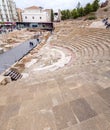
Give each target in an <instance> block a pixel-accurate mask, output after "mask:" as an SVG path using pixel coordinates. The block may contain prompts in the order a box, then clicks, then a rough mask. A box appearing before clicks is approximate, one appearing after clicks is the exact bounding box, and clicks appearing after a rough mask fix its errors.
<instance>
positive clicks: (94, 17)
mask: <svg viewBox="0 0 110 130" xmlns="http://www.w3.org/2000/svg"><path fill="white" fill-rule="evenodd" d="M87 19H88V20H94V19H97V17H96V16H95V15H91V16H88V18H87Z"/></svg>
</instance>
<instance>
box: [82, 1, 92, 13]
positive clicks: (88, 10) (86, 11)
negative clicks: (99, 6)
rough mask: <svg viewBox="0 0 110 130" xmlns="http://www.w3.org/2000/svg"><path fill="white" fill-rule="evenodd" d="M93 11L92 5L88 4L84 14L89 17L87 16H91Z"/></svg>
mask: <svg viewBox="0 0 110 130" xmlns="http://www.w3.org/2000/svg"><path fill="white" fill-rule="evenodd" d="M92 10H93V9H92V5H91V4H90V3H88V4H87V5H86V7H85V8H84V14H85V15H87V14H89V13H90V12H91V11H92Z"/></svg>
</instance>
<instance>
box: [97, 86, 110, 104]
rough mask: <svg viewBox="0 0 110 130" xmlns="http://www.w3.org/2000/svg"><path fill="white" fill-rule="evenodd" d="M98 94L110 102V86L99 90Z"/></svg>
mask: <svg viewBox="0 0 110 130" xmlns="http://www.w3.org/2000/svg"><path fill="white" fill-rule="evenodd" d="M99 95H100V96H101V97H102V98H103V99H104V100H105V101H106V102H107V103H109V104H110V87H109V88H107V89H104V90H102V91H100V92H99Z"/></svg>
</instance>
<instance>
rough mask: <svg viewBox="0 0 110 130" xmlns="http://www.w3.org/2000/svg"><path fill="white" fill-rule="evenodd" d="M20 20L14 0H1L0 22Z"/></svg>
mask: <svg viewBox="0 0 110 130" xmlns="http://www.w3.org/2000/svg"><path fill="white" fill-rule="evenodd" d="M16 21H18V17H17V10H16V4H15V2H14V1H13V0H0V22H16Z"/></svg>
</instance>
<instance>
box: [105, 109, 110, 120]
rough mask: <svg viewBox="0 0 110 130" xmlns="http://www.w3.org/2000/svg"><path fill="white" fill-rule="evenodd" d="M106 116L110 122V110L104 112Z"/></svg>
mask: <svg viewBox="0 0 110 130" xmlns="http://www.w3.org/2000/svg"><path fill="white" fill-rule="evenodd" d="M104 116H105V117H106V119H107V120H108V121H109V122H110V109H109V111H105V112H104Z"/></svg>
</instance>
